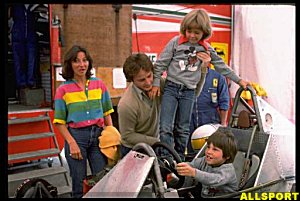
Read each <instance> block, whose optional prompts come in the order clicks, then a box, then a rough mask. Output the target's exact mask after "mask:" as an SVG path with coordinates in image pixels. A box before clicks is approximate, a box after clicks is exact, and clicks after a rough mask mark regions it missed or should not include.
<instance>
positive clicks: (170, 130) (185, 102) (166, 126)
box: [160, 81, 195, 161]
mask: <svg viewBox="0 0 300 201" xmlns="http://www.w3.org/2000/svg"><path fill="white" fill-rule="evenodd" d="M194 101H195V89H188V88H187V87H185V86H184V85H181V84H176V83H174V82H171V81H167V82H166V85H165V88H164V94H163V96H162V104H161V115H160V141H161V142H163V143H166V144H168V145H170V146H171V147H174V149H175V150H176V151H177V153H178V154H179V156H180V158H181V159H182V160H183V161H184V151H185V148H186V145H187V140H188V137H189V133H190V130H189V126H190V119H191V114H192V109H193V105H194ZM162 155H163V156H165V155H167V156H168V155H169V154H167V153H166V152H163V153H162Z"/></svg>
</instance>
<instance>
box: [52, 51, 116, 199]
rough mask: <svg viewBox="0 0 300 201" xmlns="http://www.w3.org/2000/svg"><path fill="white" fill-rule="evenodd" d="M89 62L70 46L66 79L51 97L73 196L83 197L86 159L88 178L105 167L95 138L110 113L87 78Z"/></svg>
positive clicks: (101, 91) (104, 93)
mask: <svg viewBox="0 0 300 201" xmlns="http://www.w3.org/2000/svg"><path fill="white" fill-rule="evenodd" d="M92 63H93V60H92V58H91V56H90V54H89V53H88V51H87V50H86V49H85V48H83V47H80V46H77V45H75V46H73V47H72V48H71V49H70V50H69V51H68V52H67V54H66V56H65V61H64V66H63V70H62V77H63V78H64V79H65V80H66V81H65V82H64V83H62V84H61V85H60V86H59V87H58V88H57V89H56V94H55V114H54V121H53V123H54V125H55V126H56V127H57V128H58V130H59V131H60V133H61V135H62V136H63V137H64V139H65V147H64V148H65V156H66V160H67V163H68V165H69V169H70V175H71V178H72V193H73V197H75V198H80V197H82V196H83V180H84V178H85V177H86V174H87V165H86V160H88V162H89V165H90V168H91V172H92V175H95V174H97V173H98V172H99V171H101V170H102V168H103V167H104V166H105V165H106V163H107V159H106V157H105V156H104V155H103V154H102V153H101V152H100V149H99V140H98V137H99V136H100V135H101V132H102V130H103V127H104V126H112V118H111V115H110V114H111V113H112V112H113V111H114V110H113V106H112V102H111V99H110V95H109V92H108V90H107V88H106V86H105V85H104V83H103V82H102V81H101V80H100V79H98V78H94V77H91V75H92V74H91V69H92Z"/></svg>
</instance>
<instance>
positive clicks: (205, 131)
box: [191, 124, 221, 150]
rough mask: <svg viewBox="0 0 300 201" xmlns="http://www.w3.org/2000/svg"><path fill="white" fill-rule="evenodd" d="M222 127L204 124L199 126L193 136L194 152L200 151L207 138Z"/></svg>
mask: <svg viewBox="0 0 300 201" xmlns="http://www.w3.org/2000/svg"><path fill="white" fill-rule="evenodd" d="M220 126H221V125H220V124H204V125H202V126H199V127H198V128H197V129H196V130H195V131H194V132H193V133H192V136H191V145H192V148H193V149H194V150H200V149H201V148H202V147H203V145H204V144H205V142H206V140H207V138H208V137H209V136H210V135H211V134H213V133H214V132H215V131H216V130H217V129H218V128H219V127H220Z"/></svg>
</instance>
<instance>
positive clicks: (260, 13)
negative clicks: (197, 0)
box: [230, 4, 296, 123]
mask: <svg viewBox="0 0 300 201" xmlns="http://www.w3.org/2000/svg"><path fill="white" fill-rule="evenodd" d="M233 8H234V14H233V21H234V23H233V31H234V32H233V46H232V58H231V64H230V66H231V67H232V68H233V69H234V71H235V72H237V73H238V74H239V75H240V76H241V77H242V78H243V79H245V80H248V81H251V82H255V83H258V84H259V85H261V86H262V87H263V88H264V89H265V90H266V92H267V94H268V98H267V99H266V101H267V102H268V103H269V104H270V105H271V106H272V107H274V108H275V109H276V110H277V111H278V112H280V113H281V114H282V115H283V116H285V117H286V118H287V119H289V120H290V121H292V122H293V123H294V122H295V67H296V64H295V17H296V15H295V11H296V7H295V6H294V5H279V4H278V5H276V4H275V5H235V6H233ZM237 89H238V85H236V84H233V85H232V87H231V89H230V90H231V93H232V94H235V92H236V90H237Z"/></svg>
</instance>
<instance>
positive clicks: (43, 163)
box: [8, 149, 91, 198]
mask: <svg viewBox="0 0 300 201" xmlns="http://www.w3.org/2000/svg"><path fill="white" fill-rule="evenodd" d="M60 155H61V158H62V163H63V167H64V168H65V169H66V170H67V177H68V180H69V183H70V186H72V180H71V178H70V174H69V166H68V164H67V161H66V158H65V155H64V149H62V151H61V153H60ZM49 161H52V167H54V166H60V165H61V164H60V161H59V158H58V156H57V157H52V158H49V159H42V160H40V161H39V162H38V161H31V162H28V163H27V164H26V165H31V166H29V167H23V168H18V169H13V170H8V174H15V173H22V172H30V171H31V170H36V169H43V168H48V167H49V166H48V163H49ZM23 165H24V164H23ZM87 166H88V171H87V175H90V174H91V171H90V168H89V165H88V163H87ZM13 167H14V168H17V167H18V166H17V165H16V166H13ZM45 179H46V180H47V181H48V182H49V183H50V184H52V185H53V186H56V187H59V186H61V185H62V184H65V183H66V180H65V177H64V176H63V175H62V174H60V175H54V176H48V177H47V178H45ZM18 186H19V184H9V185H8V196H9V197H13V196H14V193H15V191H16V189H17V188H18ZM61 197H64V198H66V197H67V198H70V197H71V195H69V194H65V195H62V196H61Z"/></svg>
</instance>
